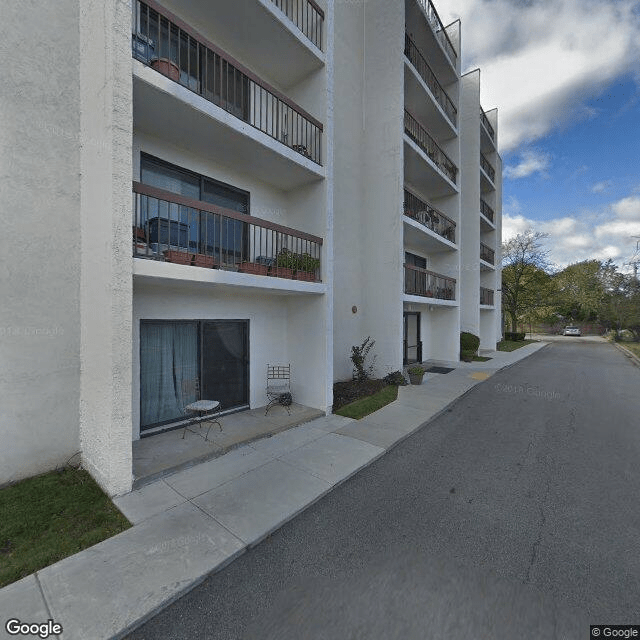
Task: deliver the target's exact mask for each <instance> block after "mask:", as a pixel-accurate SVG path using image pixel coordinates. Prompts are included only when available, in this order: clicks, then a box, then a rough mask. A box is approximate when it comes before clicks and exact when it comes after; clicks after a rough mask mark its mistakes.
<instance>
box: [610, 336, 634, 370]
mask: <svg viewBox="0 0 640 640" xmlns="http://www.w3.org/2000/svg"><path fill="white" fill-rule="evenodd" d="M612 344H613V346H614V347H616V349H619V350H620V351H622V353H624V355H625V356H627V358H629V360H631V362H632V364H634V365H635V366H636V367H640V358H638V356H637V355H636V354H635V353H633V352H631V351H629V349H626V348H625V347H623V346H622V345H621V344H618V343H617V342H613V343H612Z"/></svg>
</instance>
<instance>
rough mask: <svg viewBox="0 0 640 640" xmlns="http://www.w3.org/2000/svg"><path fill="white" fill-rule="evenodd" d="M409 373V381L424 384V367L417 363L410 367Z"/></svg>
mask: <svg viewBox="0 0 640 640" xmlns="http://www.w3.org/2000/svg"><path fill="white" fill-rule="evenodd" d="M407 373H408V374H409V381H410V382H411V384H422V378H423V377H424V374H425V373H426V370H425V368H424V367H422V366H420V365H419V364H416V365H414V366H413V367H409V369H408V371H407Z"/></svg>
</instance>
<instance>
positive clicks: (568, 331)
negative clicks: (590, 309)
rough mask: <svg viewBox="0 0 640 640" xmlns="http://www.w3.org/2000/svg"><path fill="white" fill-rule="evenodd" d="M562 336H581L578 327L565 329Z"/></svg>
mask: <svg viewBox="0 0 640 640" xmlns="http://www.w3.org/2000/svg"><path fill="white" fill-rule="evenodd" d="M562 335H563V336H579V335H582V334H581V333H580V327H573V326H571V327H565V328H564V331H563V332H562Z"/></svg>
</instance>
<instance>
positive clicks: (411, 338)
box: [403, 311, 422, 364]
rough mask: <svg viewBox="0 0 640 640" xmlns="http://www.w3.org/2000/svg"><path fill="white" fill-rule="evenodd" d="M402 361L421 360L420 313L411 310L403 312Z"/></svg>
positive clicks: (405, 362)
mask: <svg viewBox="0 0 640 640" xmlns="http://www.w3.org/2000/svg"><path fill="white" fill-rule="evenodd" d="M403 333H404V335H403V345H404V352H403V362H404V364H413V363H414V362H422V342H421V341H420V314H419V313H416V312H413V311H406V312H405V313H404V332H403Z"/></svg>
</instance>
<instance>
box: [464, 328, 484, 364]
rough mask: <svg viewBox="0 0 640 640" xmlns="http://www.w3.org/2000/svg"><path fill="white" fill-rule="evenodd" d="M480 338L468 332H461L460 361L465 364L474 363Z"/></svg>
mask: <svg viewBox="0 0 640 640" xmlns="http://www.w3.org/2000/svg"><path fill="white" fill-rule="evenodd" d="M479 346H480V338H479V337H478V336H476V335H474V334H473V333H469V332H467V331H462V332H460V359H461V360H463V361H464V362H473V357H474V356H475V355H476V354H477V353H478V347H479Z"/></svg>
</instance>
